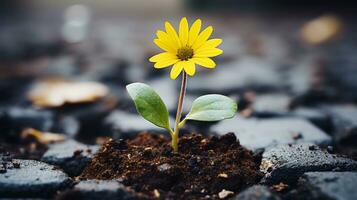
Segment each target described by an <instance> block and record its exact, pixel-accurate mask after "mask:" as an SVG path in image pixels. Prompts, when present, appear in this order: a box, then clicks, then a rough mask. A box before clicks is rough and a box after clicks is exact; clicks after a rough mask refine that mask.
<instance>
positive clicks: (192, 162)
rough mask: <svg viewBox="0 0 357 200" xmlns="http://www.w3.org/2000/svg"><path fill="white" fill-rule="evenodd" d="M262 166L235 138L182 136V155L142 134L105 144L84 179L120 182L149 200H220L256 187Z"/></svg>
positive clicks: (161, 139)
mask: <svg viewBox="0 0 357 200" xmlns="http://www.w3.org/2000/svg"><path fill="white" fill-rule="evenodd" d="M260 161H261V156H260V155H254V154H253V153H252V152H251V151H249V150H247V149H245V148H244V147H242V146H241V145H240V143H239V141H238V140H237V138H236V137H235V135H234V134H233V133H228V134H226V135H224V136H222V137H216V136H214V137H211V138H209V139H207V138H204V137H203V136H201V135H198V134H191V135H186V136H183V137H181V138H180V141H179V152H178V153H174V152H172V149H171V146H170V141H169V140H168V139H167V138H164V137H163V136H158V135H151V134H148V133H141V134H139V135H138V136H137V137H136V138H134V139H131V140H127V141H123V140H119V141H114V140H110V141H109V142H108V143H106V144H104V145H103V147H102V148H101V150H100V151H99V153H98V154H96V155H95V157H94V158H93V159H92V162H91V163H90V165H88V166H87V168H86V169H85V170H84V172H83V173H82V175H81V178H82V179H104V180H108V179H119V180H121V181H122V183H123V184H125V185H127V186H130V187H131V188H133V189H134V190H135V191H137V192H139V193H141V195H144V196H146V197H147V198H150V199H154V198H159V199H204V198H210V199H218V193H220V192H221V191H222V190H223V189H224V190H228V191H232V192H234V193H237V192H239V191H241V190H242V189H244V188H245V187H247V186H249V185H252V184H254V183H257V182H258V181H259V180H260V179H261V177H262V174H261V173H260V172H259V165H260Z"/></svg>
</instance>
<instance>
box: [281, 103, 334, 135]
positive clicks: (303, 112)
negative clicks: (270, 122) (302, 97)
mask: <svg viewBox="0 0 357 200" xmlns="http://www.w3.org/2000/svg"><path fill="white" fill-rule="evenodd" d="M288 115H290V116H293V117H300V118H303V119H306V120H309V121H310V122H311V123H313V124H314V125H316V126H317V127H319V128H320V129H322V130H324V131H326V132H327V133H331V129H332V125H331V118H330V117H329V116H328V115H327V114H326V113H325V112H323V111H322V110H321V109H318V108H310V107H298V108H296V109H294V110H292V111H291V112H289V114H288Z"/></svg>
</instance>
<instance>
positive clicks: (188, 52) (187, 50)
mask: <svg viewBox="0 0 357 200" xmlns="http://www.w3.org/2000/svg"><path fill="white" fill-rule="evenodd" d="M176 56H177V57H178V58H179V59H180V60H188V59H190V58H192V56H193V49H192V48H191V47H188V46H185V47H181V48H179V49H178V50H177V54H176Z"/></svg>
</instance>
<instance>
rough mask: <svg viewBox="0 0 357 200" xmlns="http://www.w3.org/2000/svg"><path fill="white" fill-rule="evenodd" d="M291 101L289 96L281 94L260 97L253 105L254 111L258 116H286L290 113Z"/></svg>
mask: <svg viewBox="0 0 357 200" xmlns="http://www.w3.org/2000/svg"><path fill="white" fill-rule="evenodd" d="M290 101H291V97H290V96H289V95H286V94H281V93H275V94H274V93H273V94H264V95H258V96H257V97H256V98H255V100H254V102H253V104H252V109H253V111H254V113H255V114H256V115H262V116H269V115H272V116H274V115H285V114H287V112H288V111H289V103H290Z"/></svg>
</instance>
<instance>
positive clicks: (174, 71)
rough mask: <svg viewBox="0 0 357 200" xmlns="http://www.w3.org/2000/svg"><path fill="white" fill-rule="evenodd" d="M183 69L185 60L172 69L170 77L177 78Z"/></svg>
mask: <svg viewBox="0 0 357 200" xmlns="http://www.w3.org/2000/svg"><path fill="white" fill-rule="evenodd" d="M182 70H183V62H177V63H176V64H174V66H173V67H172V69H171V72H170V78H171V79H176V78H177V77H178V75H179V74H180V73H181V72H182Z"/></svg>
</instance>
